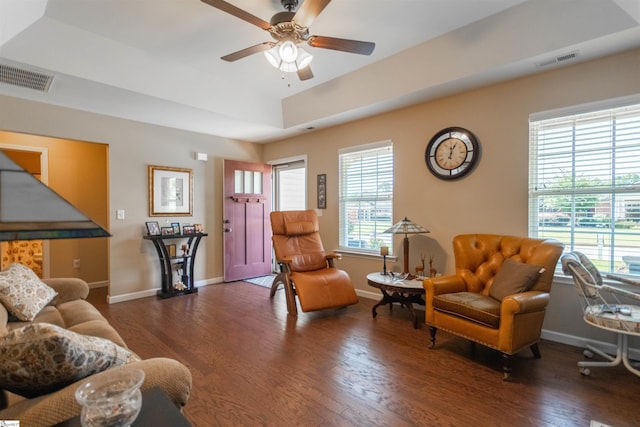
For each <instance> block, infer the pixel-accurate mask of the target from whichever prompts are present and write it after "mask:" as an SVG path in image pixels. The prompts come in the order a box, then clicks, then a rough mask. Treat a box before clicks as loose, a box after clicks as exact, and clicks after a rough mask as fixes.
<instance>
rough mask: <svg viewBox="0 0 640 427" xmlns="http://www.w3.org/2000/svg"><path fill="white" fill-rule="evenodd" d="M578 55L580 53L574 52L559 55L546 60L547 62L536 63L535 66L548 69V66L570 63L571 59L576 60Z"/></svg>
mask: <svg viewBox="0 0 640 427" xmlns="http://www.w3.org/2000/svg"><path fill="white" fill-rule="evenodd" d="M579 54H580V52H579V51H577V50H575V51H573V52H569V53H565V54H563V55H560V56H556V57H555V58H551V59H547V60H544V61H540V62H538V63H536V66H538V68H542V67H548V66H549V65H554V64H559V63H561V62H565V61H570V60H572V59H575V58H577V57H578V55H579Z"/></svg>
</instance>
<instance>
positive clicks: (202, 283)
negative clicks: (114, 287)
mask: <svg viewBox="0 0 640 427" xmlns="http://www.w3.org/2000/svg"><path fill="white" fill-rule="evenodd" d="M223 281H224V278H222V277H214V278H213V279H207V280H198V281H196V282H195V284H194V285H195V287H196V288H201V287H203V286H207V285H215V284H218V283H223ZM159 290H160V288H154V289H146V290H144V291H139V292H131V293H128V294H122V295H118V296H115V297H112V296H108V297H107V302H108V303H109V304H115V303H119V302H124V301H131V300H134V299H138V298H145V297H152V296H155V295H158V291H159Z"/></svg>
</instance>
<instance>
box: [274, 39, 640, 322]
mask: <svg viewBox="0 0 640 427" xmlns="http://www.w3.org/2000/svg"><path fill="white" fill-rule="evenodd" d="M639 76H640V50H635V51H631V52H626V53H623V54H619V55H615V56H612V57H608V58H605V59H600V60H596V61H592V62H587V63H583V64H576V65H574V66H570V67H566V68H562V69H558V70H554V71H549V72H546V73H542V74H537V75H533V76H530V77H526V78H521V79H517V80H513V81H509V82H506V83H501V84H496V85H492V86H488V87H484V88H481V89H477V90H472V91H468V92H465V93H462V94H459V95H455V96H451V97H447V98H444V99H438V100H435V101H432V102H427V103H424V104H420V105H417V106H414V107H410V108H405V109H402V110H398V111H394V112H391V113H387V114H382V115H379V116H376V117H371V118H368V119H364V120H360V121H357V122H353V123H349V124H346V125H343V126H338V127H334V128H331V129H327V130H321V131H317V132H314V133H311V134H307V135H304V136H299V137H295V138H290V139H287V140H284V141H280V142H277V143H272V144H268V145H267V146H266V147H265V150H264V159H265V161H271V160H274V159H279V158H285V157H289V156H294V155H302V154H306V155H307V156H308V159H309V168H308V173H309V179H308V182H309V187H308V191H309V198H308V200H310V201H313V202H312V203H311V205H310V206H309V207H310V208H315V207H316V206H315V199H316V189H315V182H316V180H315V176H316V175H317V174H320V173H326V174H327V195H328V197H327V209H326V210H324V211H323V212H322V214H323V215H322V217H321V218H320V227H321V232H322V236H323V240H324V242H325V245H326V248H327V249H334V248H337V247H338V204H337V196H338V177H337V176H338V150H339V149H341V148H343V147H349V146H354V145H358V144H366V143H370V142H375V141H381V140H388V139H390V140H392V141H393V144H394V160H395V166H394V222H395V221H399V220H400V219H402V218H403V217H404V216H408V217H409V219H411V220H413V221H415V222H417V223H418V224H420V225H422V226H424V227H426V228H427V229H429V230H430V231H431V233H429V234H425V235H416V236H412V237H411V238H410V243H411V254H410V256H409V258H410V263H409V265H410V266H415V265H417V264H418V263H419V261H420V259H419V258H420V254H421V253H423V254H433V255H435V267H436V269H437V270H438V271H439V272H442V273H452V272H453V271H454V264H453V254H452V249H451V240H452V238H453V236H455V235H456V234H461V233H476V232H482V233H501V234H516V235H527V233H528V222H527V221H528V211H527V209H528V199H527V191H528V155H529V152H528V150H529V135H528V133H529V128H528V117H529V114H531V113H535V112H539V111H545V110H550V109H556V108H560V107H567V106H572V105H576V104H582V103H588V102H593V101H599V100H603V99H609V98H615V97H620V96H626V95H630V94H636V93H640V78H639ZM448 126H462V127H465V128H467V129H469V130H471V131H472V132H474V133H475V135H476V136H477V137H478V139H479V140H480V144H481V146H482V156H481V160H480V163H479V165H478V167H477V168H476V169H475V170H474V171H473V172H472V173H471V174H470V175H468V176H467V177H465V178H463V179H461V180H458V181H453V182H445V181H441V180H438V179H436V178H435V177H433V176H432V175H431V174H430V173H429V171H428V169H427V167H426V165H425V163H424V152H425V148H426V145H427V143H428V141H429V140H430V138H431V137H432V136H433V135H434V134H435V133H436V132H438V131H439V130H441V129H443V128H445V127H448ZM394 242H395V245H396V247H395V249H394V254H396V255H401V250H400V245H401V237H396V238H395V240H394ZM339 265H340V267H342V268H344V269H346V270H347V271H348V272H349V273H350V274H351V277H352V278H353V279H354V281H355V285H356V287H357V288H358V289H360V290H362V291H364V292H370V291H375V290H374V289H372V288H370V287H369V286H368V285H367V284H366V279H365V276H366V273H368V272H371V271H378V270H380V269H381V261H380V260H378V259H370V258H365V257H356V256H349V255H344V256H343V259H342V261H340V263H339ZM401 266H402V262H401V260H399V262H398V263H396V264H395V265H394V267H395V268H396V269H400V270H401V269H402V267H401ZM567 307H570V309H569V310H568V311H567ZM578 310H579V307H578V301H577V298H576V296H575V293H574V291H573V289H572V288H571V287H568V286H561V285H560V286H555V287H554V291H553V298H552V305H551V308H550V311H551V313H550V314H551V316H548V320H550V321H548V322H547V323H546V324H545V328H547V329H550V330H554V331H560V332H562V333H569V334H577V335H582V334H591V331H589V330H588V327H585V326H584V325H583V322H580V321H579V320H578V319H580V318H581V316H580V314H579V311H578Z"/></svg>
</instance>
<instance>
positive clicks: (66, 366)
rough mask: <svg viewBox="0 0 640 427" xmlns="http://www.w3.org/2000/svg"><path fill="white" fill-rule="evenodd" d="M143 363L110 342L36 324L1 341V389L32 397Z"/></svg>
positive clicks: (19, 330) (16, 331) (15, 331)
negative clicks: (89, 377) (133, 364)
mask: <svg viewBox="0 0 640 427" xmlns="http://www.w3.org/2000/svg"><path fill="white" fill-rule="evenodd" d="M139 360H140V358H139V357H138V356H137V355H136V354H135V353H133V352H131V351H129V350H127V349H125V348H123V347H120V346H119V345H117V344H115V343H113V342H111V341H109V340H107V339H104V338H99V337H92V336H89V335H81V334H77V333H75V332H72V331H69V330H67V329H64V328H61V327H59V326H56V325H52V324H49V323H33V324H30V325H27V326H23V327H22V328H18V329H14V330H13V331H11V332H9V333H8V334H7V335H6V336H5V337H4V338H3V339H2V341H1V342H0V361H1V363H0V388H3V389H5V390H8V391H10V392H12V393H15V394H18V395H21V396H24V397H27V398H32V397H36V396H41V395H43V394H47V393H51V392H53V391H56V390H59V389H61V388H63V387H66V386H68V385H69V384H73V383H74V382H76V381H78V380H81V379H82V378H85V377H88V376H89V375H92V374H95V373H97V372H101V371H104V370H105V369H108V368H112V367H115V366H120V365H124V364H126V363H130V362H135V361H139Z"/></svg>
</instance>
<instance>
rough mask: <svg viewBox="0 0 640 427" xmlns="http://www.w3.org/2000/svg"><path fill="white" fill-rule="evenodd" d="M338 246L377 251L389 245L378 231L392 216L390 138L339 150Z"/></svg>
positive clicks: (391, 148)
mask: <svg viewBox="0 0 640 427" xmlns="http://www.w3.org/2000/svg"><path fill="white" fill-rule="evenodd" d="M339 173H340V177H339V181H340V182H339V197H338V199H339V211H340V221H339V223H340V233H339V239H340V248H341V249H357V250H362V251H365V252H374V251H375V252H377V251H378V250H379V248H380V246H389V247H391V245H392V236H389V235H383V234H382V233H383V232H384V231H385V230H386V229H388V228H389V227H391V225H392V223H391V221H392V218H393V144H392V142H391V141H386V142H382V143H376V144H371V145H365V146H358V147H353V148H350V149H347V150H341V151H340V153H339Z"/></svg>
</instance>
